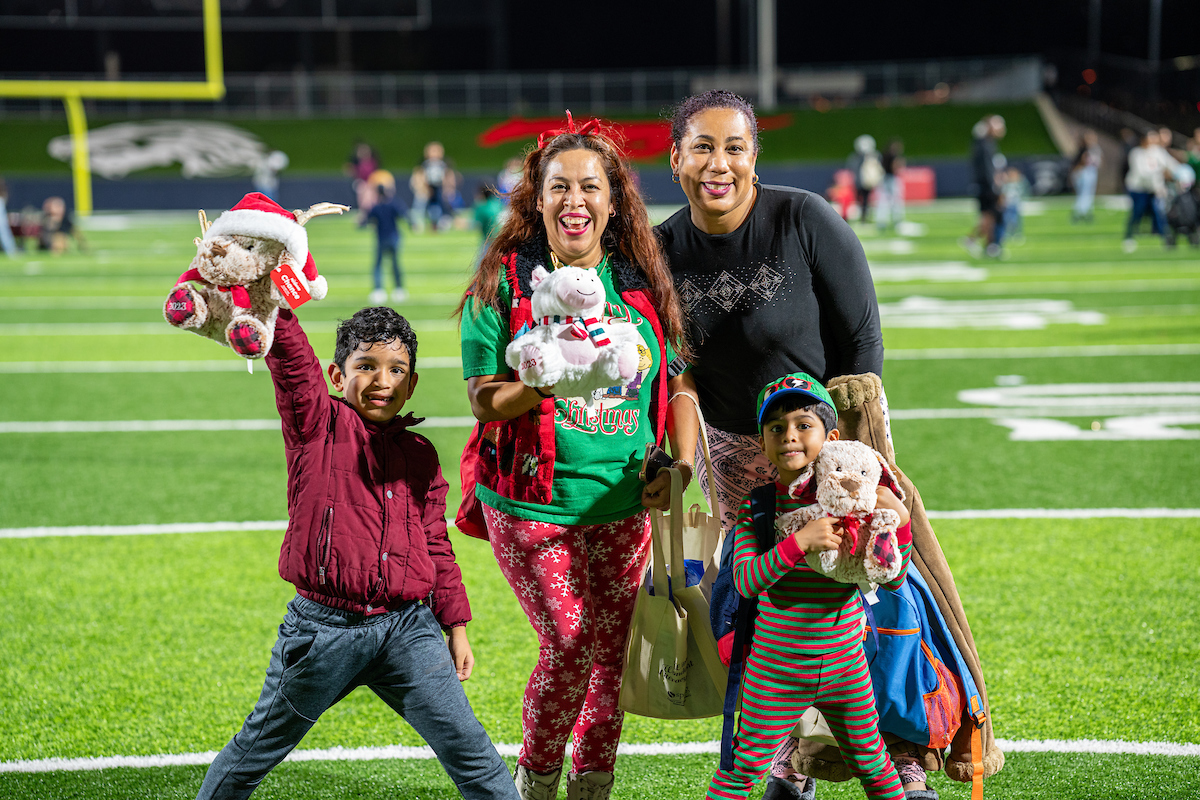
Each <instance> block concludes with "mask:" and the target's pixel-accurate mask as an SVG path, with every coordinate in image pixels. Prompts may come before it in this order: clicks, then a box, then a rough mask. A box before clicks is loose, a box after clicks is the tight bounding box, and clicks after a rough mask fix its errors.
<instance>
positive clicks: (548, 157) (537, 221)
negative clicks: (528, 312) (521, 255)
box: [455, 133, 690, 355]
mask: <svg viewBox="0 0 1200 800" xmlns="http://www.w3.org/2000/svg"><path fill="white" fill-rule="evenodd" d="M571 150H590V151H592V152H593V153H595V154H596V156H597V157H598V158H599V159H600V163H601V164H602V165H603V167H604V174H605V176H606V177H607V178H608V185H609V191H610V193H611V195H610V196H611V201H612V205H613V209H614V210H615V212H616V213H615V214H614V215H613V216H612V217H610V218H609V220H608V226H607V227H606V228H605V230H604V235H603V237H602V238H601V242H602V243H603V244H604V247H605V248H606V249H608V250H609V251H613V250H615V251H617V252H618V253H620V254H621V255H622V256H623V257H624V258H625V260H626V261H628V262H629V263H630V264H632V265H634V268H635V269H637V270H639V271H640V272H641V273H642V274H643V275H644V276H645V277H646V280H647V282H648V283H649V284H650V291H651V294H652V295H653V296H654V307H655V311H657V312H658V318H659V321H660V322H661V323H662V325H663V330H664V332H665V334H666V336H667V338H668V339H669V340H670V342H671V344H672V346H673V347H674V348H675V350H676V352H677V353H679V354H680V355H687V354H689V353H690V351H689V349H688V347H687V339H686V335H685V330H686V329H685V327H684V323H683V312H682V310H681V309H680V305H679V295H678V294H677V293H676V291H675V283H674V281H672V279H671V271H670V269H668V267H667V262H666V259H665V258H664V257H663V254H662V250H661V248H660V247H659V243H658V238H657V237H656V236H655V235H654V230H653V228H652V227H651V226H650V215H649V214H648V213H647V211H646V204H645V203H644V202H643V201H642V194H641V192H640V191H638V187H637V182H636V181H635V180H634V177H633V172H632V170H630V168H629V163H628V162H627V161H626V160H625V156H624V155H623V154H622V153H621V150H620V148H619V147H618V145H617V143H616V142H614V141H613V140H612V139H611V138H610V137H609V136H608V135H606V134H604V133H588V134H579V133H563V134H559V135H558V136H555V137H554V138H553V139H551V140H550V141H549V142H547V143H546V146H545V147H543V148H541V149H535V150H531V151H530V152H529V153H528V154H526V156H525V166H524V169H523V171H522V175H521V180H520V182H518V183H517V185H516V186H515V187H514V188H513V190H512V192H511V194H510V195H509V209H510V210H509V215H508V219H507V221H506V222H505V223H504V227H503V228H502V229H501V230H500V232H499V233H497V234H496V238H495V239H493V240H492V243H491V245H490V246H489V247H488V249H487V251H486V252H485V253H484V254H483V259H482V261H481V262H480V265H479V269H478V271H477V272H476V273H475V276H474V278H473V280H472V285H471V287H470V288H468V289H467V291H466V293H464V294H463V297H462V300H461V301H460V302H459V304H458V309H457V310H456V311H455V315H456V316H461V315H462V313H463V309H464V308H465V307H466V303H467V298H468V297H470V296H472V295H474V297H475V303H476V309H477V310H478V309H479V308H482V307H483V306H489V305H490V306H493V307H495V308H496V309H497V310H498V311H500V312H501V313H507V309H500V308H499V306H497V296H498V292H499V288H500V276H501V275H502V274H503V272H504V265H503V263H501V260H500V259H502V258H504V257H505V256H507V255H508V254H509V253H511V252H513V251H514V250H516V249H517V248H518V247H519V246H520V245H522V244H525V243H526V242H528V241H530V240H532V239H534V238H536V237H539V236H545V223H544V222H543V220H542V213H541V212H540V211H538V208H537V201H538V196H539V195H540V194H541V189H542V181H543V178H544V177H545V176H544V173H545V169H546V166H547V165H548V164H550V162H552V161H553V160H554V159H555V158H556V157H557V156H558V155H560V154H562V153H566V152H568V151H571Z"/></svg>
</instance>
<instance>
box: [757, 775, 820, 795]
mask: <svg viewBox="0 0 1200 800" xmlns="http://www.w3.org/2000/svg"><path fill="white" fill-rule="evenodd" d="M816 796H817V782H816V781H815V780H814V779H812V778H805V779H804V783H803V784H796V783H793V782H792V781H789V780H788V779H787V778H780V777H779V776H778V775H772V776H771V779H770V780H769V781H768V782H767V790H766V791H765V792H763V796H762V800H814V798H816Z"/></svg>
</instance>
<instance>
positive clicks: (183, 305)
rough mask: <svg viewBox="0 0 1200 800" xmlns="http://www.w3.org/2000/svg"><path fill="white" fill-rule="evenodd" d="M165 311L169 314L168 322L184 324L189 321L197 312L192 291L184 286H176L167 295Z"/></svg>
mask: <svg viewBox="0 0 1200 800" xmlns="http://www.w3.org/2000/svg"><path fill="white" fill-rule="evenodd" d="M163 313H164V314H166V316H167V322H170V323H171V324H172V325H182V324H183V323H185V322H187V321H188V320H189V319H191V318H192V317H193V316H195V314H196V304H195V302H193V301H192V293H191V292H189V291H188V290H187V289H186V288H185V287H183V286H180V287H178V288H176V289H175V290H174V291H172V292H171V294H169V295H168V296H167V302H166V305H164V306H163Z"/></svg>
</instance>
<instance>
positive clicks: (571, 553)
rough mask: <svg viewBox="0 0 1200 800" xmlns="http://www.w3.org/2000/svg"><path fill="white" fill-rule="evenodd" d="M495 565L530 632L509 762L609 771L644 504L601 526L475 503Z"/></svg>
mask: <svg viewBox="0 0 1200 800" xmlns="http://www.w3.org/2000/svg"><path fill="white" fill-rule="evenodd" d="M483 516H484V520H485V521H486V522H487V529H488V538H489V539H490V541H491V543H492V552H493V553H495V555H496V561H497V562H498V563H499V564H500V570H501V571H502V572H503V573H504V577H505V578H506V579H508V583H509V585H510V586H512V588H513V591H514V592H515V593H516V595H517V599H518V600H519V601H520V603H521V608H522V609H524V611H525V616H527V617H528V618H529V621H530V623H531V624H532V625H533V629H534V631H535V632H536V633H537V636H538V642H539V645H540V651H539V655H538V662H537V666H536V667H534V670H533V674H532V675H531V676H530V678H529V683H528V684H527V685H526V687H525V702H524V710H523V712H522V715H521V729H522V732H523V741H522V743H521V755H520V757H519V758H518V759H517V760H518V763H520V764H521V765H523V766H524V767H526V768H527V769H531V770H534V771H535V772H548V771H551V770H554V769H559V768H560V767H561V765H562V762H563V755H564V753H565V751H566V746H567V737H568V736H571V735H572V734H574V754H573V756H572V765H573V770H574V771H575V772H578V773H582V772H587V771H589V770H599V771H601V772H612V771H613V765H614V764H615V763H616V758H617V743H618V742H619V741H620V738H621V724H622V722H623V721H624V717H625V714H624V712H623V711H621V710H620V709H619V708H618V707H617V697H618V695H619V694H620V690H621V672H622V670H623V669H624V666H625V637H626V634H627V633H628V632H629V624H630V621H631V619H632V616H633V606H634V601H635V600H636V599H637V591H638V587H639V586H640V585H641V582H642V574H643V573H644V571H645V562H646V553H647V544H648V543H649V541H650V529H649V525H648V524H647V519H648V518H647V515H646V513H645V512H641V513H638V514H635V515H634V516H632V517H629V518H628V519H623V520H618V521H617V522H610V523H607V524H603V525H559V524H556V523H552V522H539V521H537V520H528V519H521V518H519V517H514V516H512V515H511V514H506V513H504V512H503V511H497V510H496V509H494V508H490V507H488V506H484V507H483Z"/></svg>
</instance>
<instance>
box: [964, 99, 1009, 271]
mask: <svg viewBox="0 0 1200 800" xmlns="http://www.w3.org/2000/svg"><path fill="white" fill-rule="evenodd" d="M1006 133H1007V128H1006V126H1005V123H1004V117H1002V116H1000V115H999V114H991V115H989V116H986V117H984V118H983V119H981V120H980V121H979V122H977V123H975V127H974V128H972V129H971V138H972V142H971V179H972V184H973V186H974V187H975V198H976V199H977V200H978V201H979V222H978V223H977V224H976V225H975V228H974V229H973V230H972V231H971V233H969V234H968V235H967V236H966V237H965V238H963V239H962V240H961V241H960V244H962V246H963V247H965V248H966V249H967V250H968V251H969V252H970V253H971V255H973V256H975V257H976V258H978V257H979V256H981V255H985V254H986V255H988V256H990V257H993V258H998V257H999V256H1000V252H1001V251H1000V242H999V240H998V239H997V238H996V228H997V226H998V224H999V223H1000V207H999V205H1000V187H999V185H998V183H997V174H998V173H999V171H1000V170H1002V169H1004V168H1005V167H1006V166H1007V165H1008V161H1007V159H1005V158H1004V155H1003V154H1002V153H1001V152H1000V146H999V141H1000V140H1001V139H1003V138H1004V135H1005V134H1006Z"/></svg>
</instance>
